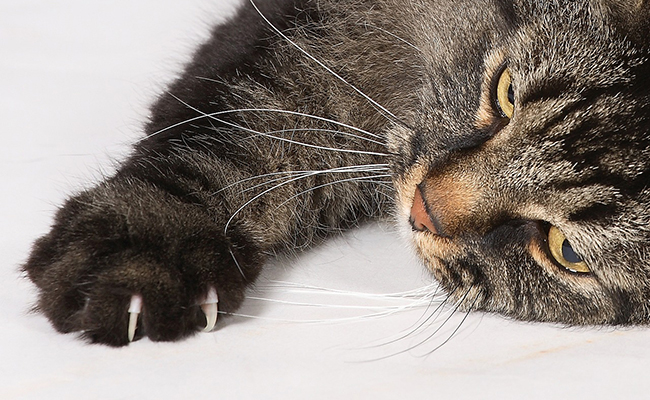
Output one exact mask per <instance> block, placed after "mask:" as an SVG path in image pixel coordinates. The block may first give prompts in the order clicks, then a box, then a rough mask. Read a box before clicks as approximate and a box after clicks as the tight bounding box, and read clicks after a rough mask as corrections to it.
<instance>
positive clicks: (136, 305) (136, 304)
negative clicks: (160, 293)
mask: <svg viewBox="0 0 650 400" xmlns="http://www.w3.org/2000/svg"><path fill="white" fill-rule="evenodd" d="M141 312H142V296H140V295H139V294H134V295H133V296H131V305H130V306H129V342H132V341H133V338H134V337H135V330H136V328H137V327H138V316H139V315H140V313H141Z"/></svg>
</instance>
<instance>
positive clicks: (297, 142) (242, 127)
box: [170, 94, 390, 157]
mask: <svg viewBox="0 0 650 400" xmlns="http://www.w3.org/2000/svg"><path fill="white" fill-rule="evenodd" d="M170 95H171V96H172V97H174V98H175V99H176V100H178V101H179V102H180V103H182V104H183V105H185V106H186V107H187V108H189V109H191V110H193V111H196V112H197V113H199V114H201V115H202V117H205V118H210V119H213V120H215V121H217V122H219V123H222V124H224V125H228V126H231V127H233V128H237V129H241V130H242V131H245V132H250V133H254V134H256V135H259V136H263V137H268V138H270V139H275V140H278V141H283V142H287V143H292V144H297V145H299V146H304V147H309V148H314V149H318V150H326V151H335V152H337V153H353V154H363V155H372V156H380V157H388V156H389V155H390V154H386V153H377V152H374V151H363V150H350V149H337V148H334V147H326V146H318V145H315V144H310V143H304V142H299V141H297V140H291V139H286V138H281V137H277V136H273V135H269V134H267V133H265V132H260V131H256V130H254V129H250V128H246V127H245V126H242V125H239V124H235V123H232V122H228V121H226V120H222V119H219V118H216V117H215V116H214V114H216V113H213V114H212V115H211V114H206V113H204V112H203V111H201V110H199V109H197V108H196V107H193V106H191V105H189V104H188V103H186V102H184V101H183V100H181V99H179V98H178V97H176V96H174V95H173V94H170ZM186 122H187V121H186Z"/></svg>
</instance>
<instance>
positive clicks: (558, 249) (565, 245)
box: [548, 226, 589, 272]
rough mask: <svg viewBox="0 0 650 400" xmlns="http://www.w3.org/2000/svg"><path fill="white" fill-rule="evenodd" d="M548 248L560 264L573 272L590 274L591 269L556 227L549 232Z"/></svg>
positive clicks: (552, 227)
mask: <svg viewBox="0 0 650 400" xmlns="http://www.w3.org/2000/svg"><path fill="white" fill-rule="evenodd" d="M548 247H549V249H550V250H551V255H552V256H553V258H554V259H555V261H557V263H558V264H560V265H561V266H563V267H564V268H566V269H568V270H569V271H571V272H589V267H587V264H586V263H585V262H584V261H583V260H582V257H580V256H579V255H578V253H576V252H575V251H574V250H573V247H571V243H569V241H568V240H567V238H566V237H565V236H564V235H563V234H562V232H560V230H559V229H557V228H556V227H554V226H551V229H550V230H549V231H548Z"/></svg>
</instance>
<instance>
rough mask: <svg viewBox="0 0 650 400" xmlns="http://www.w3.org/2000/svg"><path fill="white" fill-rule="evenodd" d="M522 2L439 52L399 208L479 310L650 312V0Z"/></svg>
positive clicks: (547, 316) (561, 315) (411, 132)
mask: <svg viewBox="0 0 650 400" xmlns="http://www.w3.org/2000/svg"><path fill="white" fill-rule="evenodd" d="M524 3H525V2H519V3H515V4H514V5H512V6H511V7H495V9H496V10H498V12H500V13H501V14H499V15H500V17H498V18H495V19H494V20H491V21H489V22H482V21H481V20H480V15H479V17H476V18H477V20H476V21H475V22H472V21H469V22H467V23H476V24H477V31H480V30H484V31H487V32H488V33H487V34H481V35H479V34H477V35H476V38H475V40H474V42H472V40H463V46H465V47H464V48H463V47H462V46H459V48H458V51H459V52H461V53H462V55H460V56H455V57H456V58H455V59H453V60H451V59H450V58H445V57H444V54H443V56H441V57H437V58H436V57H433V58H431V59H430V60H428V61H426V62H428V63H429V65H428V66H427V67H426V70H427V75H428V76H429V78H426V79H424V80H423V81H424V84H423V86H424V87H423V90H422V93H421V94H420V99H421V100H420V106H419V109H418V110H417V112H415V113H413V114H414V115H413V117H412V118H411V121H410V128H404V127H401V126H400V127H397V128H395V129H394V135H391V137H390V138H389V142H390V147H391V149H392V150H393V151H394V152H395V153H398V154H400V157H399V161H396V162H395V165H394V169H395V171H396V174H397V177H396V179H395V183H396V188H397V197H398V201H397V204H398V208H399V211H400V214H401V216H400V218H401V219H402V221H404V224H405V225H406V221H409V225H410V226H409V235H410V236H411V237H412V239H413V241H414V242H415V244H416V248H417V252H418V253H419V254H420V255H421V257H422V258H423V259H424V260H425V263H426V264H427V265H428V266H429V268H430V269H431V270H432V271H433V273H434V275H435V277H436V278H437V279H438V280H439V281H440V282H441V284H442V285H443V286H444V287H445V288H446V289H447V290H448V291H449V292H451V293H452V294H453V298H454V299H455V300H457V301H460V302H461V303H462V304H463V305H464V307H465V308H473V309H482V310H487V311H495V312H500V313H504V314H507V315H510V316H513V317H516V318H520V319H524V320H541V321H556V322H561V323H569V324H610V323H612V324H621V323H622V324H625V323H644V322H650V51H648V49H649V48H650V29H648V23H647V21H650V11H649V10H650V4H649V3H650V2H647V1H638V0H630V1H619V2H606V1H592V2H588V1H576V2H548V3H546V4H544V5H540V4H538V3H540V2H529V3H530V4H524ZM542 3H544V2H542ZM560 3H562V4H560ZM495 4H496V3H495ZM481 24H484V25H483V26H481ZM488 24H489V26H488ZM441 34H445V31H442V33H441ZM446 34H447V35H453V34H454V33H453V30H452V29H451V28H450V29H449V30H448V32H447V33H446ZM418 46H420V47H422V46H427V44H426V43H424V41H421V42H419V43H418ZM430 46H431V50H430V51H429V52H431V53H435V52H436V51H437V50H436V49H435V46H436V43H431V44H430ZM426 52H427V51H426V50H425V51H423V53H426ZM445 54H446V53H445ZM449 54H451V52H449ZM454 62H455V63H456V64H455V65H453V64H454ZM443 64H444V65H443Z"/></svg>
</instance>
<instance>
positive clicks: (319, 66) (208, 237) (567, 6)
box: [24, 0, 650, 346]
mask: <svg viewBox="0 0 650 400" xmlns="http://www.w3.org/2000/svg"><path fill="white" fill-rule="evenodd" d="M648 21H650V2H649V1H646V0H575V1H568V0H551V1H544V2H540V1H536V0H456V1H448V0H245V1H244V2H243V3H242V4H241V6H240V8H239V10H238V12H237V13H236V15H235V16H234V17H232V18H231V19H230V20H228V21H227V22H225V23H223V24H221V25H219V26H217V27H215V28H214V30H213V33H212V36H211V38H210V39H209V40H208V41H207V42H206V43H204V44H203V45H201V46H200V47H199V48H198V50H197V51H196V53H195V55H194V57H193V60H192V61H191V62H190V63H189V64H188V65H187V66H186V68H185V70H184V72H183V74H182V75H181V76H180V77H179V78H178V79H177V80H176V81H175V82H174V83H172V84H171V85H170V86H169V87H168V89H167V90H166V91H165V93H163V94H161V95H160V97H159V98H158V100H157V101H156V102H155V103H154V104H153V106H152V108H151V116H150V120H149V121H148V123H147V124H146V127H145V129H144V130H145V132H144V133H145V135H144V137H143V138H142V139H141V140H139V141H138V142H137V143H135V144H134V146H133V149H132V154H131V155H130V157H129V158H128V159H127V160H126V161H124V162H123V163H122V164H121V166H120V167H119V169H118V170H117V172H116V173H115V174H114V175H113V176H110V177H108V178H107V179H106V180H104V181H103V182H100V183H98V184H97V185H96V186H94V187H92V188H90V189H88V190H86V191H83V192H81V193H79V194H77V195H75V196H72V197H71V198H70V199H68V200H67V201H66V202H65V204H64V205H63V206H62V207H61V208H60V209H59V211H58V212H57V214H56V217H55V220H54V222H53V226H52V228H51V231H50V232H49V233H48V234H46V235H45V236H44V237H42V238H40V239H38V240H37V241H36V242H35V244H34V246H33V250H32V253H31V255H30V256H29V258H28V260H27V261H26V263H25V265H24V270H25V271H26V273H27V275H28V276H29V278H30V279H31V280H32V281H33V282H34V283H35V285H36V286H37V287H38V290H39V300H38V305H37V307H38V309H39V310H41V311H42V312H43V313H44V314H45V315H46V316H47V317H48V318H49V320H50V321H51V322H52V324H53V326H54V327H55V328H56V329H57V330H58V331H60V332H73V331H79V332H81V333H82V336H83V337H85V338H87V339H88V340H90V341H92V342H97V343H104V344H108V345H112V346H122V345H126V344H128V343H129V342H130V341H132V340H137V339H139V338H141V337H143V336H147V337H149V338H150V339H151V340H155V341H173V340H178V339H181V338H184V337H187V336H189V335H191V334H193V333H195V332H198V331H200V330H201V329H204V330H212V329H213V328H214V325H215V323H216V315H217V310H218V311H219V312H220V313H226V314H227V313H230V312H233V311H234V310H236V309H237V307H238V306H239V305H240V304H241V303H242V301H243V299H244V297H245V291H246V288H247V287H248V286H249V285H251V284H252V283H253V282H254V281H255V279H256V277H257V276H258V275H259V273H260V271H261V269H262V268H263V266H264V264H265V262H266V261H267V260H268V259H269V258H270V257H273V256H274V255H275V254H279V253H287V252H295V251H299V250H302V249H306V248H308V247H309V246H312V245H314V244H315V243H318V242H320V241H322V240H324V239H326V238H327V237H330V236H332V235H336V234H338V233H339V232H341V231H343V230H345V229H348V228H351V227H355V226H358V225H359V224H361V223H363V222H364V221H369V220H372V219H390V220H393V221H395V223H396V224H397V225H398V226H399V227H400V229H401V230H402V231H403V232H404V234H405V235H406V236H407V237H408V238H410V240H411V241H412V242H413V244H414V248H415V251H416V252H417V254H418V255H419V257H420V258H421V260H422V261H423V263H424V264H425V265H426V266H427V267H428V268H429V269H430V271H431V273H432V274H433V276H434V278H435V279H436V280H437V281H438V282H439V283H440V285H441V287H442V288H444V289H445V291H446V292H447V293H448V296H449V299H450V301H451V302H455V303H456V304H457V306H458V307H459V308H460V309H463V310H467V311H470V310H477V311H483V312H491V313H500V314H503V315H505V316H507V317H511V318H515V319H519V320H525V321H542V322H555V323H561V324H568V325H583V324H586V325H620V324H647V323H648V322H650V245H649V243H650V187H649V186H650V61H649V57H650V39H649V37H650V22H648Z"/></svg>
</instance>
